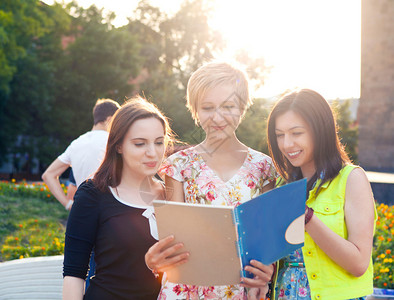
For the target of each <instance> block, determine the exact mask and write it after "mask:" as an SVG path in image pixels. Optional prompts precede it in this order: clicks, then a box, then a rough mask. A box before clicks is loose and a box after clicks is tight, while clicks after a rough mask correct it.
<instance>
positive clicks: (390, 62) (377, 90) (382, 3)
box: [358, 0, 394, 203]
mask: <svg viewBox="0 0 394 300" xmlns="http://www.w3.org/2000/svg"><path fill="white" fill-rule="evenodd" d="M361 12H362V16H361V20H362V21H361V93H360V105H359V110H358V117H359V134H360V135H359V161H360V165H361V166H362V167H364V168H365V169H366V170H370V171H381V172H390V173H394V0H362V6H361ZM377 186H379V188H377ZM381 186H382V185H374V186H373V188H374V194H375V197H376V198H377V199H378V198H385V202H391V203H393V202H394V185H393V184H392V185H385V187H384V188H382V187H381ZM385 190H386V191H385ZM387 197H388V198H387ZM378 200H379V199H378ZM380 200H382V199H380Z"/></svg>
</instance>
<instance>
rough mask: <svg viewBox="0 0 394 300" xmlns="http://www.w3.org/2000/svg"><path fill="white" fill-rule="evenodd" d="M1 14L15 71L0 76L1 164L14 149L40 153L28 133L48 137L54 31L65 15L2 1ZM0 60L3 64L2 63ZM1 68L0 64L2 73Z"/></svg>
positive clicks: (1, 47) (1, 48) (4, 47)
mask: <svg viewBox="0 0 394 300" xmlns="http://www.w3.org/2000/svg"><path fill="white" fill-rule="evenodd" d="M0 15H1V16H2V18H0V19H2V21H1V22H2V25H3V26H4V27H0V32H1V30H5V33H6V36H5V37H4V36H3V41H4V43H0V53H3V54H4V53H6V55H5V56H4V55H3V58H4V57H6V58H7V59H6V64H8V66H9V67H10V68H11V69H12V72H11V73H10V76H9V77H8V78H5V77H4V76H1V75H0V86H1V87H0V127H1V128H2V130H1V131H0V162H2V161H3V160H4V158H5V155H6V154H7V153H10V152H11V153H17V152H19V153H28V155H29V157H33V156H37V155H38V153H37V150H35V151H33V149H36V148H37V147H35V146H34V144H36V143H39V142H40V141H39V140H31V138H30V137H32V136H36V137H39V139H41V138H42V137H43V136H45V130H44V131H42V127H44V126H45V124H46V123H47V122H45V120H46V119H47V116H46V112H48V110H49V108H50V106H51V105H52V102H53V94H52V92H53V84H52V81H53V80H51V78H52V73H53V70H54V59H55V57H56V55H58V54H59V51H58V49H59V47H58V46H57V44H59V45H60V38H57V40H54V37H53V35H51V32H53V31H55V30H57V29H60V28H62V25H61V24H64V21H65V20H66V19H65V16H64V14H63V12H62V9H61V7H59V6H54V7H49V6H47V5H44V4H41V3H40V2H38V1H19V0H15V1H14V0H12V1H2V2H1V4H0ZM5 16H7V18H5ZM5 19H6V20H7V22H5V21H4V20H5ZM0 35H1V33H0ZM0 56H2V55H1V54H0ZM0 60H1V58H0ZM3 62H4V60H3ZM0 64H2V66H3V67H4V63H0ZM3 70H4V69H3V68H0V73H1V72H2V71H3ZM5 70H7V67H5ZM48 127H49V128H50V127H51V126H48ZM26 133H27V135H28V137H26V138H21V139H20V141H19V142H18V143H16V139H17V137H18V136H20V137H22V136H23V135H24V134H26ZM34 152H35V153H34Z"/></svg>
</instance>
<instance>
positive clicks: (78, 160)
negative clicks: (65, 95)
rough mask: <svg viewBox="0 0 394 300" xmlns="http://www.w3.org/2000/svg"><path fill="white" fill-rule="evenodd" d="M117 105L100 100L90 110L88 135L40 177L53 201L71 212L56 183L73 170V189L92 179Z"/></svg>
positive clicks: (101, 157) (84, 135)
mask: <svg viewBox="0 0 394 300" xmlns="http://www.w3.org/2000/svg"><path fill="white" fill-rule="evenodd" d="M119 107H120V106H119V104H118V103H117V102H115V101H113V100H110V99H99V100H97V102H96V105H95V106H94V108H93V119H94V125H93V128H92V130H91V131H88V132H86V133H85V134H83V135H81V136H80V137H78V138H77V139H76V140H74V141H73V142H72V143H71V144H70V145H69V146H68V147H67V149H66V151H65V152H64V153H63V154H61V155H60V156H59V157H58V158H57V159H56V160H54V161H53V162H52V164H51V165H50V166H49V167H48V169H46V171H45V172H44V174H42V179H43V180H44V182H45V183H46V184H47V186H48V188H49V190H50V191H51V192H52V194H53V195H54V196H55V197H56V199H57V200H58V201H59V202H60V203H61V204H62V205H63V206H64V207H65V208H66V209H67V210H70V209H71V206H72V204H73V200H72V199H70V200H68V199H67V197H66V195H65V194H64V192H63V189H62V187H61V185H60V182H59V176H60V175H61V174H62V173H63V172H64V171H65V170H67V168H68V167H70V166H71V167H72V170H73V173H74V177H75V182H76V185H77V186H79V185H80V184H81V183H82V182H83V181H85V180H86V179H88V178H90V177H92V176H93V175H94V173H95V172H96V170H97V169H98V167H99V166H100V164H101V161H102V160H103V158H104V155H105V149H106V147H107V141H108V131H107V128H108V125H109V123H110V121H111V119H112V116H113V115H114V114H115V112H116V111H117V110H118V109H119Z"/></svg>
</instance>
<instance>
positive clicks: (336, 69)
mask: <svg viewBox="0 0 394 300" xmlns="http://www.w3.org/2000/svg"><path fill="white" fill-rule="evenodd" d="M44 2H46V3H48V4H53V2H54V1H53V0H46V1H44ZM66 2H67V1H66ZM77 2H78V4H79V5H81V6H83V7H85V8H87V7H89V6H90V5H92V4H95V5H96V6H97V7H98V8H104V9H105V10H107V11H113V12H115V13H116V15H117V18H116V20H115V25H116V26H122V25H125V24H127V17H128V16H131V15H132V12H133V10H134V9H135V8H136V6H137V4H138V1H137V0H129V1H124V0H95V1H94V0H78V1H77ZM149 2H150V3H151V4H152V5H154V6H157V7H160V8H161V9H162V10H164V11H165V12H167V13H168V14H170V15H171V13H174V12H176V11H177V10H178V9H179V6H180V4H181V3H182V1H181V0H171V1H159V0H151V1H149ZM212 6H213V7H214V10H213V12H212V18H211V20H210V22H209V23H210V25H211V26H212V28H215V29H217V30H219V31H220V32H221V33H222V35H223V37H224V39H225V40H226V42H227V49H226V50H225V52H224V53H223V54H221V55H220V56H221V57H225V58H228V57H230V58H231V57H232V56H234V54H235V53H236V52H237V50H240V49H245V50H246V51H247V53H248V54H249V55H250V56H252V57H263V58H264V60H265V65H266V66H268V67H270V73H269V74H268V75H267V77H266V80H265V84H264V86H263V87H262V88H260V89H259V90H258V91H256V93H255V96H259V97H266V98H270V97H273V96H276V95H278V94H280V93H282V92H283V91H285V90H287V89H292V88H295V87H307V88H312V89H315V90H316V91H318V92H320V93H321V94H322V95H323V96H324V97H326V98H327V99H337V98H339V99H347V98H359V97H360V36H361V33H360V31H361V29H360V28H361V1H359V0H346V1H343V0H342V1H341V0H331V1H316V0H297V1H294V0H276V1H268V0H260V1H254V0H243V1H225V0H216V1H215V0H212Z"/></svg>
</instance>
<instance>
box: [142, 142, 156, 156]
mask: <svg viewBox="0 0 394 300" xmlns="http://www.w3.org/2000/svg"><path fill="white" fill-rule="evenodd" d="M145 153H146V156H149V157H153V156H155V153H156V152H155V145H154V143H150V144H148V146H147V148H146V152H145Z"/></svg>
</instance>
